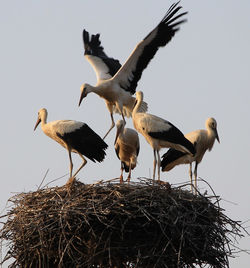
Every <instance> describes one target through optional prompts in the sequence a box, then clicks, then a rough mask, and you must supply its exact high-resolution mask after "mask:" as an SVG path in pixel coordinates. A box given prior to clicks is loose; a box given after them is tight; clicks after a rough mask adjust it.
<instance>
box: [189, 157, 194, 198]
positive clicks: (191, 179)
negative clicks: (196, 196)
mask: <svg viewBox="0 0 250 268" xmlns="http://www.w3.org/2000/svg"><path fill="white" fill-rule="evenodd" d="M189 178H190V181H191V190H192V194H193V193H194V189H193V173H192V162H191V163H190V164H189Z"/></svg>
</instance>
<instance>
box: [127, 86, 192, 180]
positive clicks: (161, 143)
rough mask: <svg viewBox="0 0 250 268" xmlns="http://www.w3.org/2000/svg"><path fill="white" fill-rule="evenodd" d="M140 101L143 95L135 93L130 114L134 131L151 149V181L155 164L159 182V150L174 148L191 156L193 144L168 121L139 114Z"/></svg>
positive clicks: (150, 115) (139, 92) (142, 113)
mask: <svg viewBox="0 0 250 268" xmlns="http://www.w3.org/2000/svg"><path fill="white" fill-rule="evenodd" d="M142 101H143V93H142V92H141V91H138V92H136V105H135V107H134V110H133V113H132V118H133V123H134V127H135V129H136V130H137V131H138V132H139V133H141V134H142V135H143V136H144V138H145V139H146V140H147V142H148V143H149V144H150V145H151V147H152V148H153V152H154V164H153V179H155V168H156V164H157V166H158V180H160V165H161V159H160V155H159V150H160V149H161V148H175V149H176V150H180V151H182V152H185V153H188V154H191V155H193V154H194V153H195V149H194V146H193V144H192V143H191V142H190V141H189V140H187V139H186V138H185V137H184V135H183V133H182V132H181V131H180V130H179V129H178V128H176V127H175V126H174V125H173V124H171V123H170V122H169V121H166V120H164V119H162V118H160V117H158V116H155V115H152V114H148V113H144V112H141V110H140V106H141V103H142ZM156 154H157V156H156Z"/></svg>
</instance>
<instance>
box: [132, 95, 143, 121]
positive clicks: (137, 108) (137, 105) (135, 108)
mask: <svg viewBox="0 0 250 268" xmlns="http://www.w3.org/2000/svg"><path fill="white" fill-rule="evenodd" d="M136 101H137V103H136V105H135V107H134V109H133V112H132V117H133V116H134V115H135V114H136V113H138V110H139V109H140V107H141V103H142V99H137V100H136Z"/></svg>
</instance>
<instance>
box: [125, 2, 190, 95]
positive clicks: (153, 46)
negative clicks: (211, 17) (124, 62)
mask: <svg viewBox="0 0 250 268" xmlns="http://www.w3.org/2000/svg"><path fill="white" fill-rule="evenodd" d="M178 4H179V2H178V3H176V4H173V5H172V6H171V7H170V8H169V10H168V12H167V13H166V15H165V16H164V18H163V19H162V21H161V22H160V23H159V24H158V26H157V27H156V28H158V30H157V35H156V37H155V38H154V40H152V42H150V43H149V44H148V45H147V46H145V47H144V50H143V53H142V55H141V56H140V57H139V59H138V62H137V65H136V68H135V71H134V72H133V78H132V79H130V80H129V82H130V83H129V86H127V87H123V88H124V89H125V90H126V91H129V92H130V93H131V94H134V93H135V91H136V87H137V83H138V81H139V80H140V78H141V75H142V72H143V70H144V69H145V68H146V67H147V65H148V64H149V62H150V61H151V59H152V58H153V57H154V55H155V54H156V52H157V50H158V49H159V47H162V46H165V45H166V44H167V43H168V42H169V41H170V40H171V39H172V37H173V36H174V35H175V33H176V32H177V31H178V30H179V28H178V27H176V26H178V25H180V24H181V23H183V22H185V21H186V20H181V21H176V20H177V19H179V18H180V17H182V16H184V15H186V14H187V12H184V13H181V14H179V15H177V16H175V17H173V16H174V15H175V14H176V13H177V12H178V11H179V10H180V9H181V8H182V7H180V6H179V7H176V6H177V5H178ZM173 22H175V23H173ZM154 30H155V29H154ZM154 30H153V31H154ZM151 33H152V31H151V32H150V33H149V34H148V35H147V36H146V37H145V38H144V40H145V39H146V38H147V37H148V36H149V35H150V34H151Z"/></svg>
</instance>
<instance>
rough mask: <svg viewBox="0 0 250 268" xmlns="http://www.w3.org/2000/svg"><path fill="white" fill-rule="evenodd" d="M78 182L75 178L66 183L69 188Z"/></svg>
mask: <svg viewBox="0 0 250 268" xmlns="http://www.w3.org/2000/svg"><path fill="white" fill-rule="evenodd" d="M75 181H76V178H75V177H70V178H69V179H68V180H67V182H66V185H67V186H71V185H73V184H74V182H75Z"/></svg>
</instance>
